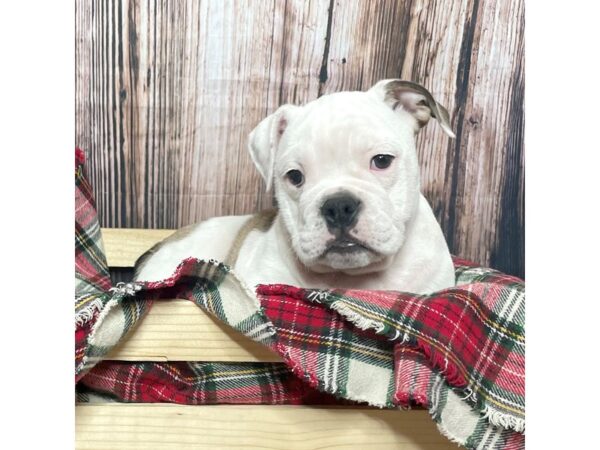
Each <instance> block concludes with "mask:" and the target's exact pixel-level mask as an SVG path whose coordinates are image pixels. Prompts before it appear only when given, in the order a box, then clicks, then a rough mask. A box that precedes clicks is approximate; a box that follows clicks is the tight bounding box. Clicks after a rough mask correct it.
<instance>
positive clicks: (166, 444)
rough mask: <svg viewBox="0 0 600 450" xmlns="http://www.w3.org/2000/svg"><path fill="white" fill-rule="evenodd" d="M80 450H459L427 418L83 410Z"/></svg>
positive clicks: (330, 411)
mask: <svg viewBox="0 0 600 450" xmlns="http://www.w3.org/2000/svg"><path fill="white" fill-rule="evenodd" d="M76 448H77V449H82V450H83V449H119V450H129V449H159V448H160V449H182V448H186V449H187V448H218V449H239V448H261V449H262V448H269V449H278V448H286V449H289V450H295V449H317V448H318V449H327V448H353V449H365V448H394V449H401V450H450V449H452V450H454V449H456V444H453V443H451V442H450V441H448V440H447V439H446V438H444V437H443V436H442V435H441V434H440V433H439V431H437V429H436V427H435V424H434V422H433V421H432V420H431V418H430V416H429V414H428V413H427V412H426V411H410V412H407V411H399V410H379V409H362V408H361V409H350V408H330V407H308V406H269V405H259V406H234V405H219V406H182V405H168V404H150V405H141V404H105V405H102V406H100V405H78V406H77V407H76Z"/></svg>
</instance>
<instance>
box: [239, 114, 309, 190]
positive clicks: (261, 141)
mask: <svg viewBox="0 0 600 450" xmlns="http://www.w3.org/2000/svg"><path fill="white" fill-rule="evenodd" d="M298 108H299V107H298V106H294V105H283V106H281V107H280V108H279V109H278V110H277V111H275V112H274V113H273V114H271V115H270V116H268V117H267V118H265V119H263V120H262V121H261V122H260V123H259V124H258V125H257V126H256V128H254V130H252V132H251V133H250V135H249V137H248V150H249V151H250V157H251V158H252V161H253V162H254V164H255V165H256V168H257V169H258V171H259V172H260V174H261V175H262V177H263V178H264V180H265V184H266V185H267V191H268V190H269V189H271V185H272V184H273V169H274V165H275V152H276V151H277V147H278V145H279V142H280V140H281V136H283V133H284V131H285V129H286V128H287V126H288V123H289V121H290V119H291V116H292V115H293V113H294V112H295V110H296V109H298Z"/></svg>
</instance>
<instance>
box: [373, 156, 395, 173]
mask: <svg viewBox="0 0 600 450" xmlns="http://www.w3.org/2000/svg"><path fill="white" fill-rule="evenodd" d="M393 160H394V156H392V155H375V156H373V158H372V159H371V169H372V170H384V169H387V168H388V167H390V166H391V165H392V161H393Z"/></svg>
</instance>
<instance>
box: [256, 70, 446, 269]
mask: <svg viewBox="0 0 600 450" xmlns="http://www.w3.org/2000/svg"><path fill="white" fill-rule="evenodd" d="M431 102H433V103H431ZM432 115H434V116H435V117H438V116H439V118H440V122H441V123H442V125H443V127H444V128H445V129H447V131H449V130H450V128H449V124H448V120H447V112H446V111H445V110H444V109H443V107H441V105H439V104H437V103H435V100H433V98H431V95H430V94H429V93H428V92H427V91H426V90H424V88H422V87H420V86H418V85H414V84H413V83H408V82H403V81H400V80H386V81H382V82H380V83H378V84H377V85H375V86H374V87H373V88H372V89H371V90H369V91H367V92H341V93H337V94H330V95H326V96H323V97H321V98H319V99H317V100H315V101H313V102H311V103H309V104H307V105H306V106H303V107H297V106H291V105H285V106H283V107H281V108H280V109H279V110H277V111H276V112H275V113H274V114H272V115H271V116H269V117H268V118H267V119H265V120H263V122H261V123H260V124H259V125H258V127H257V128H256V129H255V130H254V131H253V132H252V133H251V135H250V152H251V155H252V158H253V160H254V162H255V163H256V165H257V167H258V169H259V171H260V172H261V174H262V175H263V177H264V178H265V180H266V182H267V188H268V187H269V186H270V185H271V183H272V184H273V185H274V187H275V195H276V198H277V202H278V205H279V209H280V214H281V216H282V219H283V222H284V224H285V226H286V228H287V230H288V232H289V236H290V238H291V245H292V248H293V250H294V252H295V253H296V255H297V256H298V258H299V260H300V261H301V262H302V263H303V264H304V265H305V266H306V267H308V268H309V269H311V270H313V271H315V272H331V271H343V272H346V273H350V274H358V273H365V272H369V271H372V270H381V269H382V268H385V267H386V266H387V265H388V264H389V263H390V262H391V260H392V259H391V257H392V256H393V255H395V254H396V253H397V252H398V251H399V250H400V248H401V247H402V245H403V243H404V239H405V233H406V225H407V223H408V222H409V220H410V219H411V217H412V216H413V214H414V212H415V210H416V208H417V204H418V200H419V167H418V164H417V157H416V151H415V134H416V132H417V131H418V129H420V127H421V126H423V125H424V124H425V123H426V122H427V120H428V119H429V117H431V116H432ZM444 122H445V123H444ZM449 132H450V133H451V131H449Z"/></svg>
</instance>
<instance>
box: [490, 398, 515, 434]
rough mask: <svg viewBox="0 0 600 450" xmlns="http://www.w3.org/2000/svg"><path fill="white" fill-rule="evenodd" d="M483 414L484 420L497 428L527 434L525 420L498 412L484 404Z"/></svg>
mask: <svg viewBox="0 0 600 450" xmlns="http://www.w3.org/2000/svg"><path fill="white" fill-rule="evenodd" d="M482 414H483V418H484V419H487V420H488V421H489V422H490V423H491V424H492V425H494V426H496V427H500V428H505V429H511V430H515V431H517V432H518V433H523V434H525V419H519V418H517V417H513V416H509V415H507V414H505V413H503V412H501V411H497V410H496V409H495V408H493V407H492V406H490V405H488V404H484V406H483V410H482Z"/></svg>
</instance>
